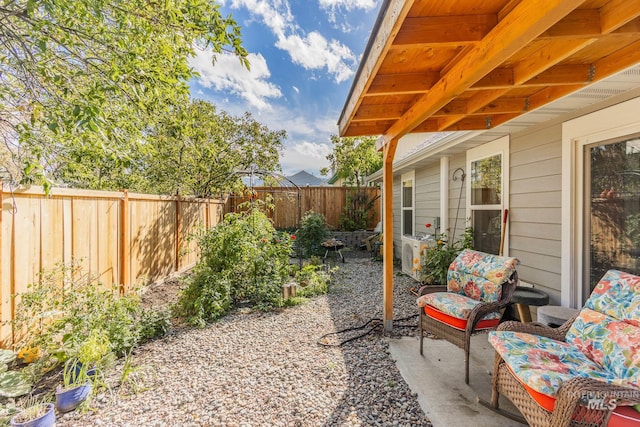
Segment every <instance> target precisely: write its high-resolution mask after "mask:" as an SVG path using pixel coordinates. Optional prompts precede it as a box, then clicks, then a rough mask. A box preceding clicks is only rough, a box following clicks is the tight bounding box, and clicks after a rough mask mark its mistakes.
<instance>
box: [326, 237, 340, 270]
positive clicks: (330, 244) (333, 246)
mask: <svg viewBox="0 0 640 427" xmlns="http://www.w3.org/2000/svg"><path fill="white" fill-rule="evenodd" d="M322 246H324V247H325V248H326V249H327V251H326V252H325V253H324V257H323V258H322V263H323V264H324V261H325V260H326V259H327V255H329V251H334V252H336V253H337V254H338V256H339V257H340V259H341V260H342V262H343V263H344V256H343V255H342V252H340V250H341V249H342V248H344V243H343V242H342V241H341V240H336V239H329V240H325V241H324V242H322Z"/></svg>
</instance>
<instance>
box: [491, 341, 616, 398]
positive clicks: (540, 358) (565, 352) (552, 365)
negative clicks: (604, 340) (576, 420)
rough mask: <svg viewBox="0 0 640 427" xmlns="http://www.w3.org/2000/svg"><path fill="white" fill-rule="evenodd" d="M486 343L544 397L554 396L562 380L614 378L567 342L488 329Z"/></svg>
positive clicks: (607, 379)
mask: <svg viewBox="0 0 640 427" xmlns="http://www.w3.org/2000/svg"><path fill="white" fill-rule="evenodd" d="M489 342H490V343H491V345H493V347H494V348H495V349H496V351H497V352H498V354H500V356H501V357H502V358H503V359H504V361H505V363H506V364H507V365H508V366H509V368H510V369H511V371H512V372H513V373H514V374H515V375H516V376H517V377H518V379H519V380H520V381H521V382H522V383H523V384H526V385H527V386H529V387H530V388H532V389H533V390H535V391H537V392H539V393H542V394H545V395H547V396H555V395H556V393H557V391H558V389H559V388H560V386H561V385H562V383H564V382H565V381H568V380H569V379H571V378H573V377H577V376H582V377H589V378H595V379H599V380H602V381H605V382H613V380H614V378H613V376H612V374H611V373H610V372H609V371H607V370H605V369H604V368H602V367H601V366H600V365H599V364H597V363H596V362H594V361H593V360H591V359H589V357H587V355H586V354H584V353H583V352H582V351H580V350H579V349H578V348H577V347H575V346H573V345H572V344H569V343H567V342H562V341H556V340H553V339H551V338H546V337H540V336H536V335H531V334H526V333H522V332H512V331H493V332H489Z"/></svg>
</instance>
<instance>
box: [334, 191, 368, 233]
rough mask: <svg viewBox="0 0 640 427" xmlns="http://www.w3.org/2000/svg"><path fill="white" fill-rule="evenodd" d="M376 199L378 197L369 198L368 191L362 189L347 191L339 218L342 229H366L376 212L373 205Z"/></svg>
mask: <svg viewBox="0 0 640 427" xmlns="http://www.w3.org/2000/svg"><path fill="white" fill-rule="evenodd" d="M376 200H377V197H374V198H373V199H371V200H369V198H368V193H367V192H366V191H361V190H360V189H356V190H352V191H349V192H347V195H346V203H345V206H344V210H343V212H342V213H341V214H340V219H339V224H340V230H342V231H356V230H365V229H366V228H367V224H368V223H369V220H370V219H372V216H373V214H374V211H373V207H374V205H375V201H376Z"/></svg>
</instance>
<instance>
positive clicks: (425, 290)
mask: <svg viewBox="0 0 640 427" xmlns="http://www.w3.org/2000/svg"><path fill="white" fill-rule="evenodd" d="M435 292H447V287H446V286H444V285H437V286H431V285H425V286H422V287H420V289H418V295H419V296H422V295H427V294H433V293H435Z"/></svg>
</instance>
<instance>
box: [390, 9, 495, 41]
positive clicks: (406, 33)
mask: <svg viewBox="0 0 640 427" xmlns="http://www.w3.org/2000/svg"><path fill="white" fill-rule="evenodd" d="M497 23H498V17H497V16H496V15H467V16H420V17H410V18H407V19H405V21H404V24H403V25H402V28H400V31H399V32H398V35H397V36H396V38H395V40H394V41H393V45H392V48H405V47H407V45H419V46H426V45H438V46H442V45H446V44H452V45H456V46H459V45H461V44H466V43H474V42H479V41H480V40H482V39H483V38H484V37H485V36H486V35H487V34H488V33H489V31H491V29H493V27H495V26H496V24H497Z"/></svg>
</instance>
